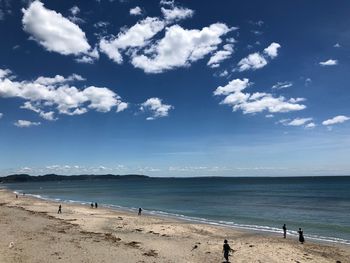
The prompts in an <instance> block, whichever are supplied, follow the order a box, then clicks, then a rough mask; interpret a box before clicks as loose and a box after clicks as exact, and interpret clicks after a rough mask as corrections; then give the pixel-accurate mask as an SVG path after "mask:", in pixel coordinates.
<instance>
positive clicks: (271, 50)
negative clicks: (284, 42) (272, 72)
mask: <svg viewBox="0 0 350 263" xmlns="http://www.w3.org/2000/svg"><path fill="white" fill-rule="evenodd" d="M280 47H281V45H280V44H278V43H275V42H273V43H271V44H270V45H269V46H268V47H267V48H265V49H264V53H265V54H266V55H268V56H269V57H270V58H275V57H277V55H278V49H279V48H280Z"/></svg>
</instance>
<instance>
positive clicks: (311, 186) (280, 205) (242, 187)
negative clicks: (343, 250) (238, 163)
mask: <svg viewBox="0 0 350 263" xmlns="http://www.w3.org/2000/svg"><path fill="white" fill-rule="evenodd" d="M5 186H6V187H7V188H9V189H11V190H13V191H17V192H19V193H21V192H25V193H26V194H32V195H35V196H37V197H40V198H45V199H54V200H59V201H66V202H78V203H83V204H86V205H89V203H90V202H97V203H99V204H100V205H104V206H107V207H110V208H116V209H128V210H131V211H136V210H137V209H138V208H139V207H142V209H143V210H144V211H145V212H146V213H149V214H156V215H162V216H170V217H177V218H181V219H183V220H188V221H195V222H202V223H207V224H214V225H224V226H228V227H236V228H243V229H250V230H254V231H261V232H262V231H264V232H272V233H273V232H274V233H280V232H281V227H282V225H283V224H286V225H287V228H288V233H289V234H290V235H296V231H297V229H298V228H299V227H301V228H303V230H304V234H305V237H306V239H308V238H309V239H314V240H321V241H322V240H323V241H329V242H337V243H343V244H349V245H350V177H345V176H344V177H294V178H293V177H289V178H273V177H265V178H251V177H250V178H232V177H230V178H226V177H202V178H129V179H116V180H88V181H61V182H29V183H12V184H6V185H5Z"/></svg>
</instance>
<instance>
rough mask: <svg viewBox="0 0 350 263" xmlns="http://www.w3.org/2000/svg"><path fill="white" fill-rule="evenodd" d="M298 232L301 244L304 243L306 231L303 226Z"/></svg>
mask: <svg viewBox="0 0 350 263" xmlns="http://www.w3.org/2000/svg"><path fill="white" fill-rule="evenodd" d="M298 234H299V242H300V243H301V244H304V242H305V238H304V232H303V230H302V229H301V228H299V231H298Z"/></svg>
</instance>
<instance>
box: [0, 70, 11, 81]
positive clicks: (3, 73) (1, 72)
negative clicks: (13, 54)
mask: <svg viewBox="0 0 350 263" xmlns="http://www.w3.org/2000/svg"><path fill="white" fill-rule="evenodd" d="M10 74H11V70H9V69H1V68H0V79H1V78H4V77H6V76H8V75H10Z"/></svg>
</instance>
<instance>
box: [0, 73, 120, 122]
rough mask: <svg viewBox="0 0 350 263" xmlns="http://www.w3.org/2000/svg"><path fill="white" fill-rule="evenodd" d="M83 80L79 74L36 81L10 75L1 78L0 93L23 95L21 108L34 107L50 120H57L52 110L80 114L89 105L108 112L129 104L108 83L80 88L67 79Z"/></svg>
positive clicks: (86, 109)
mask: <svg viewBox="0 0 350 263" xmlns="http://www.w3.org/2000/svg"><path fill="white" fill-rule="evenodd" d="M81 80H84V79H83V78H82V77H81V76H79V75H76V74H73V75H71V76H69V77H67V78H65V77H63V76H60V75H56V76H55V77H53V78H48V77H39V78H37V79H36V80H34V81H17V80H15V76H12V75H9V76H6V77H1V78H0V97H5V98H11V97H17V98H22V99H24V100H25V103H24V105H23V106H21V108H23V109H28V110H32V111H34V112H36V113H38V114H39V115H40V116H41V117H42V118H44V119H47V120H55V117H54V111H53V110H57V111H58V113H60V114H67V115H80V114H84V113H86V112H87V111H88V109H92V110H96V111H99V112H108V111H110V110H111V109H112V108H113V107H117V111H118V110H119V111H121V110H122V109H123V110H124V109H125V108H126V107H127V106H126V105H125V104H126V103H125V102H122V100H121V98H120V97H119V96H118V95H117V94H116V93H115V92H114V91H112V90H110V89H108V88H106V87H95V86H88V87H86V88H84V89H78V88H76V87H75V86H70V85H69V83H68V82H71V81H81Z"/></svg>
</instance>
